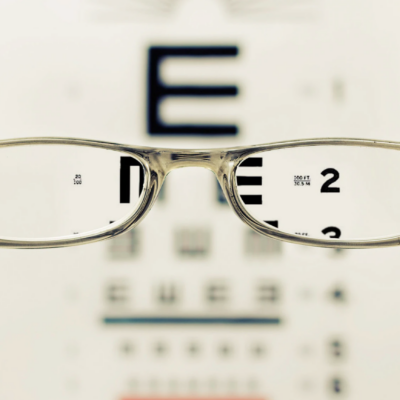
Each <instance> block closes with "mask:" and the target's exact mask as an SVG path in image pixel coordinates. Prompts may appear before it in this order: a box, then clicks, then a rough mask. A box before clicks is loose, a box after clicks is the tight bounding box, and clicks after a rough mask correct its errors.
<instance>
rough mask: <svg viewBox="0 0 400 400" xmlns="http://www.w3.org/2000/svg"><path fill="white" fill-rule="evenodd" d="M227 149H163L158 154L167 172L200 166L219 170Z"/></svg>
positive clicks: (159, 160) (215, 171)
mask: <svg viewBox="0 0 400 400" xmlns="http://www.w3.org/2000/svg"><path fill="white" fill-rule="evenodd" d="M225 157H226V151H222V150H219V149H215V150H214V149H212V150H186V149H185V150H161V151H160V152H158V154H157V159H158V162H159V164H160V165H161V166H162V168H163V170H164V172H165V174H168V173H169V172H171V171H173V170H174V169H178V168H185V167H200V168H206V169H209V170H211V171H213V172H214V173H215V174H216V175H218V171H219V170H220V168H221V166H222V165H223V164H224V161H225Z"/></svg>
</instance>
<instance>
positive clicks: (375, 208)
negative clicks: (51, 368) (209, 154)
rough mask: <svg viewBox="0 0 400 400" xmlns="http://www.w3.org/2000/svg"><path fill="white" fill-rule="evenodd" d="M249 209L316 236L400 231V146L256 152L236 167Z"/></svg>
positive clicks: (290, 230) (385, 234) (349, 237)
mask: <svg viewBox="0 0 400 400" xmlns="http://www.w3.org/2000/svg"><path fill="white" fill-rule="evenodd" d="M236 177H237V185H238V192H239V194H240V196H241V199H242V202H243V203H244V206H245V208H246V209H247V211H248V212H249V213H250V214H251V215H252V216H253V217H254V218H256V219H257V220H259V221H263V222H265V223H267V224H269V225H272V226H274V227H276V228H278V229H279V230H281V231H283V232H286V233H291V234H296V235H301V236H305V237H310V238H317V239H332V240H337V239H341V240H370V239H374V238H386V237H391V236H397V235H400V151H397V150H391V149H382V148H376V147H363V146H357V147H354V146H312V147H311V146H309V147H296V148H288V149H281V150H271V151H266V152H261V153H257V154H255V155H252V156H251V157H249V158H247V159H245V160H244V161H243V162H242V163H241V164H240V165H239V167H238V169H237V172H236Z"/></svg>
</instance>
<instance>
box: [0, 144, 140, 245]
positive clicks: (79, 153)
mask: <svg viewBox="0 0 400 400" xmlns="http://www.w3.org/2000/svg"><path fill="white" fill-rule="evenodd" d="M143 178H144V172H143V168H142V167H141V164H140V163H139V161H138V160H136V159H135V158H133V157H130V156H129V155H127V154H125V153H119V152H116V151H112V150H105V149H99V148H93V147H84V146H73V145H26V146H14V147H4V148H0V182H1V188H2V190H1V202H0V205H1V207H0V237H1V238H12V239H16V240H23V239H54V238H56V237H60V236H69V235H71V236H74V235H76V234H82V233H87V232H90V231H93V230H97V229H101V228H105V227H108V226H109V224H111V223H113V222H117V221H121V219H126V218H128V217H129V215H131V214H132V213H133V212H134V210H135V209H136V208H137V206H138V203H139V197H140V194H141V191H142V188H143V181H144V179H143Z"/></svg>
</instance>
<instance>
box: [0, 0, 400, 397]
mask: <svg viewBox="0 0 400 400" xmlns="http://www.w3.org/2000/svg"><path fill="white" fill-rule="evenodd" d="M252 7H253V9H254V8H255V9H257V11H255V12H254V11H252ZM257 7H258V8H257ZM164 8H165V11H162V10H164ZM160 10H161V11H160ZM399 16H400V7H399V6H398V5H396V4H395V3H393V2H391V1H388V0H381V1H372V0H368V1H367V0H363V1H361V0H351V1H344V0H336V1H323V0H314V1H311V0H310V1H301V0H298V1H294V0H293V1H292V2H289V1H287V0H269V1H267V0H265V1H251V0H248V1H244V0H243V1H239V0H236V1H234V0H231V1H228V0H226V1H222V0H221V1H218V0H197V1H196V0H181V1H176V2H173V1H167V0H165V1H161V0H160V1H156V0H154V1H153V0H148V1H147V2H144V1H142V2H140V1H128V0H113V1H111V0H110V1H107V0H102V1H100V0H98V1H97V0H91V1H78V0H74V1H72V0H68V1H67V0H63V1H61V0H60V1H56V0H54V1H50V0H48V1H45V0H36V1H34V2H32V1H28V0H25V1H23V0H15V1H12V0H2V1H1V2H0V138H1V139H7V138H13V137H25V136H70V137H83V138H89V139H98V140H107V141H115V142H126V143H131V144H140V145H152V146H168V147H193V148H195V147H218V146H232V145H244V144H258V143H264V142H270V141H280V140H289V139H299V138H309V137H325V136H343V137H364V138H377V139H387V140H400V113H399V107H400V28H399V24H398V20H399ZM154 45H171V46H179V45H188V46H191V45H236V46H237V47H238V48H239V55H238V56H237V57H232V58H229V59H226V60H217V59H210V60H199V59H195V60H177V59H176V60H168V61H166V62H165V63H164V64H163V67H162V76H163V79H164V80H165V81H166V82H168V83H169V84H174V83H182V84H186V83H192V84H202V83H203V84H204V83H207V84H209V83H211V84H224V83H225V84H235V85H237V86H238V87H239V95H238V96H237V97H232V98H227V99H223V98H222V99H219V100H218V101H217V100H204V99H203V100H187V99H170V100H168V101H166V102H165V103H164V104H163V106H162V109H161V113H162V116H163V119H164V120H165V121H168V122H174V121H175V122H185V121H186V122H188V121H193V120H203V121H205V122H212V121H214V122H218V121H222V122H225V121H227V122H231V123H237V125H238V126H239V128H240V132H239V134H238V135H237V136H233V137H232V136H231V137H225V138H223V137H222V138H221V137H219V138H217V137H197V138H194V137H156V136H153V137H151V136H149V135H148V134H147V133H146V129H147V128H146V123H145V122H146V74H147V72H146V71H147V61H148V60H147V57H148V48H149V46H154ZM191 235H192V236H191ZM188 237H189V239H188ZM193 237H194V238H195V239H193ZM185 238H186V239H185ZM190 238H192V239H190ZM196 238H197V239H196ZM185 240H187V242H185ZM191 240H192V241H191ZM191 243H192V244H193V243H195V245H194V248H195V250H193V251H192V252H190V251H187V248H188V247H189V248H190V246H191ZM196 249H197V250H196ZM193 253H194V254H193ZM399 255H400V249H397V248H392V249H379V250H369V251H357V250H354V251H341V252H337V251H333V250H327V249H314V248H305V247H301V246H295V245H288V244H279V243H277V242H271V241H267V240H264V239H263V238H261V236H258V235H256V234H254V235H253V234H252V233H251V232H249V229H248V228H247V227H246V226H245V225H244V224H243V223H241V221H239V219H238V218H237V217H236V216H235V215H234V214H233V212H232V211H231V210H229V208H228V207H227V206H226V205H223V204H220V203H218V201H217V186H216V182H215V178H214V177H213V176H212V174H211V173H210V172H209V171H206V170H197V169H187V170H186V169H183V170H178V171H175V172H174V173H173V174H171V175H170V176H169V177H168V178H167V182H166V188H165V191H164V198H163V199H162V200H161V201H159V202H158V203H157V204H156V205H155V207H154V209H153V210H152V212H151V213H150V214H149V215H148V217H147V218H146V220H145V221H144V222H143V223H142V224H141V225H140V227H138V228H137V230H135V231H134V233H131V234H128V235H127V236H125V238H121V240H119V241H118V242H117V241H108V242H101V243H97V244H92V245H87V246H82V247H76V248H69V249H51V250H23V251H18V250H0V316H1V326H0V360H1V363H0V398H1V399H27V400H28V399H29V400H31V399H32V400H47V399H48V400H50V399H54V398H56V399H60V400H64V399H79V400H89V399H90V400H92V399H96V400H121V399H131V398H132V399H137V398H163V399H164V398H176V397H182V398H185V399H188V398H202V399H205V398H210V399H214V398H224V399H225V398H246V399H263V400H267V399H268V400H269V399H272V400H298V399H310V400H311V399H313V400H314V399H315V400H316V399H318V400H320V399H331V398H339V399H340V398H345V399H354V400H355V399H357V400H358V399H363V400H373V399H378V398H379V399H388V400H391V399H396V398H399V396H400V384H399V371H400V311H399V307H398V305H399V304H400V265H399ZM171 283H173V284H175V285H177V288H178V293H179V296H178V300H179V301H178V303H177V304H175V305H170V306H168V305H165V304H164V305H160V304H159V302H158V301H157V294H158V293H159V292H158V290H159V287H160V285H164V284H167V285H170V284H171ZM262 284H265V285H267V286H268V285H269V287H271V285H272V286H274V287H275V289H274V290H275V291H276V293H277V294H276V296H277V297H276V300H275V301H268V297H269V296H270V295H271V293H269V292H268V293H269V294H268V296H267V300H266V301H263V302H260V301H258V300H257V298H258V296H259V285H262ZM210 285H225V289H222V290H224V291H225V292H226V296H227V300H226V301H221V302H220V303H218V302H216V304H211V305H210V304H209V301H207V299H206V295H205V294H207V293H209V290H210V289H209V287H210ZM115 287H117V289H115ZM121 287H122V289H121ZM115 290H116V291H117V292H118V291H119V292H118V293H117V294H115V292H113V291H115ZM121 290H122V292H123V293H122V294H121V292H120V291H121ZM218 290H221V289H218ZM110 291H111V292H110ZM207 291H208V292H207ZM110 293H111V294H110ZM121 296H122V300H120V301H118V299H117V300H115V299H114V301H110V300H109V299H110V297H113V298H114V297H119V298H120V297H121ZM121 315H123V316H126V315H128V316H132V315H136V316H143V315H147V316H148V315H158V316H163V315H175V316H182V315H184V316H185V315H191V316H193V315H197V316H199V315H200V316H215V315H217V316H221V315H224V316H228V317H229V316H237V315H247V316H265V315H266V316H273V317H279V318H281V323H280V324H277V325H266V326H264V325H262V326H256V327H254V326H238V325H235V326H225V327H223V326H219V327H216V326H214V327H213V326H204V325H196V326H176V325H157V326H137V325H124V326H119V325H113V326H111V325H105V324H104V322H103V318H104V317H105V316H121ZM335 341H339V342H340V345H341V349H340V354H341V355H340V356H338V357H337V356H334V351H333V350H332V342H335ZM190 347H195V348H197V349H198V351H197V352H196V351H188V348H190ZM335 380H336V382H335ZM335 386H336V388H337V387H339V389H338V390H339V392H335V391H334V390H332V389H334V388H335Z"/></svg>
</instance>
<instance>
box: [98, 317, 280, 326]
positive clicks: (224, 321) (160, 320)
mask: <svg viewBox="0 0 400 400" xmlns="http://www.w3.org/2000/svg"><path fill="white" fill-rule="evenodd" d="M103 322H104V323H105V324H108V325H129V324H132V325H168V324H170V325H278V324H280V323H281V322H282V321H281V319H280V318H262V317H104V318H103Z"/></svg>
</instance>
